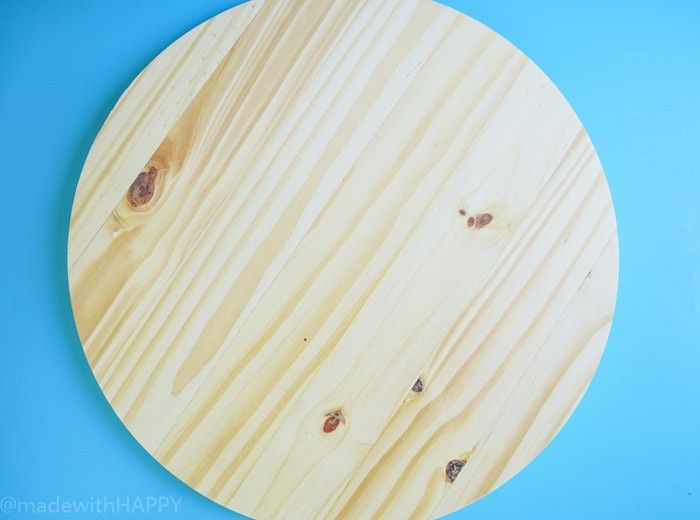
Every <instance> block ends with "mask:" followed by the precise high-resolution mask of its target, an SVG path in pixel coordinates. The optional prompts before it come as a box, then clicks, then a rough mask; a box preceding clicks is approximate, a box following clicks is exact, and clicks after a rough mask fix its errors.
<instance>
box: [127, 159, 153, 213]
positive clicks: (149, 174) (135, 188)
mask: <svg viewBox="0 0 700 520" xmlns="http://www.w3.org/2000/svg"><path fill="white" fill-rule="evenodd" d="M157 175H158V170H157V169H156V168H155V167H154V166H151V167H150V168H149V169H148V171H143V172H141V173H139V174H138V176H137V177H136V180H135V181H134V182H133V183H132V184H131V186H130V187H129V192H128V193H127V200H128V201H129V204H130V205H131V206H132V207H134V208H140V207H141V206H145V205H146V204H148V203H149V202H151V199H152V198H153V195H154V194H155V192H156V176H157Z"/></svg>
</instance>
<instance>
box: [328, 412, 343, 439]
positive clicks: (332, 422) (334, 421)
mask: <svg viewBox="0 0 700 520" xmlns="http://www.w3.org/2000/svg"><path fill="white" fill-rule="evenodd" d="M341 423H345V417H343V414H342V413H341V412H340V410H336V411H334V412H331V413H328V414H326V421H325V422H324V423H323V433H332V432H334V431H335V430H336V428H337V427H338V426H340V424H341Z"/></svg>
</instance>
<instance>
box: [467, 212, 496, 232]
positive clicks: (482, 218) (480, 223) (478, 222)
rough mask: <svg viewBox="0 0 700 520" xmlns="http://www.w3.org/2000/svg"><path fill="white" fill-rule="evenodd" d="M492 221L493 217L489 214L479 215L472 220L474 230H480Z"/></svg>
mask: <svg viewBox="0 0 700 520" xmlns="http://www.w3.org/2000/svg"><path fill="white" fill-rule="evenodd" d="M492 220H493V215H491V213H479V214H478V215H477V216H476V218H475V220H474V229H481V228H482V227H484V226H488V225H489V224H490V223H491V221H492ZM470 227H471V226H470Z"/></svg>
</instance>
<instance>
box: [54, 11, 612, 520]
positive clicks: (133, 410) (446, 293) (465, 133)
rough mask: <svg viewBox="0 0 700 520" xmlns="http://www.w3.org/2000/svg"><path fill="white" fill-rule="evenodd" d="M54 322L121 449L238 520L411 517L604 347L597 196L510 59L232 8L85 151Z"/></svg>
mask: <svg viewBox="0 0 700 520" xmlns="http://www.w3.org/2000/svg"><path fill="white" fill-rule="evenodd" d="M68 265H69V282H70V291H71V298H72V305H73V311H74V315H75V321H76V324H77V328H78V331H79V334H80V338H81V341H82V344H83V347H84V349H85V353H86V356H87V358H88V360H89V363H90V366H91V367H92V370H93V371H94V374H95V376H96V378H97V381H98V382H99V384H100V386H101V388H102V390H103V392H104V393H105V395H106V396H107V398H108V399H109V402H110V403H111V405H112V406H113V407H114V410H115V411H116V412H117V414H118V415H119V417H120V418H121V419H122V421H123V422H124V424H126V426H127V427H128V428H129V430H130V431H131V432H132V433H133V435H134V436H135V437H136V439H137V440H138V441H139V442H140V443H141V444H142V445H143V446H144V447H145V448H146V449H147V450H148V451H149V452H150V453H151V454H153V456H154V457H156V458H157V459H158V461H160V462H161V463H162V464H163V465H164V466H165V467H167V468H168V469H169V470H170V471H171V472H172V473H173V474H175V475H176V476H177V477H179V478H180V479H182V480H183V481H184V482H186V483H187V484H189V485H190V486H192V487H193V488H194V489H196V490H198V491H199V492H201V493H203V494H204V495H206V496H208V497H210V498H211V499H213V500H215V501H217V502H219V503H220V504H222V505H224V506H226V507H229V508H231V509H233V510H235V511H238V512H241V513H243V514H246V515H249V516H252V517H254V518H260V519H268V518H281V519H282V518H283V519H296V518H298V519H310V518H351V519H358V518H375V517H377V518H389V519H399V518H409V517H410V518H431V517H437V516H440V515H444V514H446V513H449V512H451V511H454V510H455V509H458V508H460V507H463V506H464V505H466V504H468V503H470V502H472V501H474V500H476V499H478V498H479V497H481V496H483V495H484V494H486V493H488V492H489V491H490V490H492V489H494V488H495V487H497V486H499V485H500V484H502V483H503V482H505V481H506V480H507V479H509V478H510V477H512V476H513V475H514V474H515V473H517V472H518V471H519V470H520V469H521V468H523V467H524V466H525V465H526V464H527V463H528V462H529V461H530V460H531V459H532V458H533V457H534V456H535V455H536V454H537V453H538V452H539V451H540V450H542V449H543V448H544V446H545V445H546V444H547V443H548V442H549V441H550V440H551V439H552V437H553V436H554V435H555V434H556V432H557V431H558V430H559V429H560V428H561V426H562V424H563V423H564V422H565V420H566V419H567V417H568V416H569V414H570V413H571V412H572V410H573V409H574V407H575V406H576V404H577V402H578V401H579V399H580V398H581V396H582V394H583V392H584V391H585V389H586V386H587V385H588V383H589V381H590V379H591V377H592V375H593V372H594V370H595V367H596V365H597V363H598V360H599V358H600V355H601V352H602V350H603V347H604V344H605V341H606V338H607V334H608V330H609V327H610V322H611V318H612V314H613V309H614V303H615V294H616V286H617V265H618V264H617V236H616V231H615V219H614V214H613V207H612V204H611V200H610V195H609V192H608V188H607V185H606V182H605V177H604V174H603V171H602V168H601V166H600V163H599V161H598V158H597V156H596V153H595V150H594V149H593V146H592V145H591V143H590V141H589V139H588V137H587V135H586V133H585V131H584V129H583V128H582V126H581V123H580V122H579V120H578V119H577V118H576V115H575V114H574V112H573V111H572V109H571V108H570V107H569V106H568V104H567V103H566V101H565V100H564V99H563V98H562V96H561V94H560V93H559V92H558V91H557V90H556V88H555V87H554V86H553V85H552V84H551V82H550V81H549V80H548V79H547V78H546V76H545V75H544V74H543V73H542V72H541V71H540V70H539V69H538V68H537V67H536V66H535V65H534V64H533V63H532V62H530V61H529V60H528V59H527V58H526V57H525V56H524V55H523V54H522V53H520V52H519V51H518V50H517V49H515V48H514V47H513V46H512V45H510V44H509V43H508V42H506V41H505V40H503V39H502V38H500V37H499V36H498V35H496V34H495V33H493V32H492V31H490V30H489V29H487V28H486V27H484V26H482V25H480V24H478V23H476V22H475V21H473V20H471V19H470V18H468V17H466V16H464V15H462V14H460V13H458V12H456V11H453V10H451V9H448V8H446V7H443V6H440V5H438V4H435V3H432V2H428V1H427V0H391V1H387V0H363V1H357V2H355V1H353V2H347V1H336V2H333V1H328V0H284V1H282V0H254V1H252V2H250V3H247V4H244V5H241V6H239V7H236V8H234V9H231V10H229V11H227V12H225V13H222V14H220V15H219V16H216V17H215V18H213V19H211V20H210V21H208V22H206V23H204V24H202V25H200V26H199V27H197V28H196V29H194V30H193V31H191V32H189V33H188V34H186V35H185V36H183V37H182V38H180V39H179V40H178V41H176V42H175V43H173V44H172V45H171V46H170V47H169V48H168V49H166V50H165V51H164V52H163V53H162V54H161V55H160V56H158V58H157V59H156V60H155V61H154V62H153V63H151V64H150V65H149V66H148V67H147V68H146V69H145V70H144V71H143V72H142V73H141V74H140V75H139V76H138V77H137V78H136V80H135V81H134V82H133V84H132V85H131V86H130V87H129V89H128V90H127V91H126V92H125V93H124V95H123V96H122V98H121V99H120V100H119V102H118V104H117V106H116V107H115V108H114V110H113V111H112V113H111V114H110V116H109V118H108V120H107V121H106V123H105V125H104V127H103V128H102V130H101V131H100V133H99V135H98V136H97V138H96V139H95V143H94V145H93V147H92V149H91V151H90V154H89V157H88V159H87V161H86V164H85V167H84V169H83V172H82V175H81V178H80V183H79V185H78V189H77V193H76V197H75V202H74V206H73V213H72V217H71V224H70V237H69V251H68Z"/></svg>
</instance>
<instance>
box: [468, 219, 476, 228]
mask: <svg viewBox="0 0 700 520" xmlns="http://www.w3.org/2000/svg"><path fill="white" fill-rule="evenodd" d="M474 222H475V220H474V217H469V219H468V220H467V226H469V227H474Z"/></svg>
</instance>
